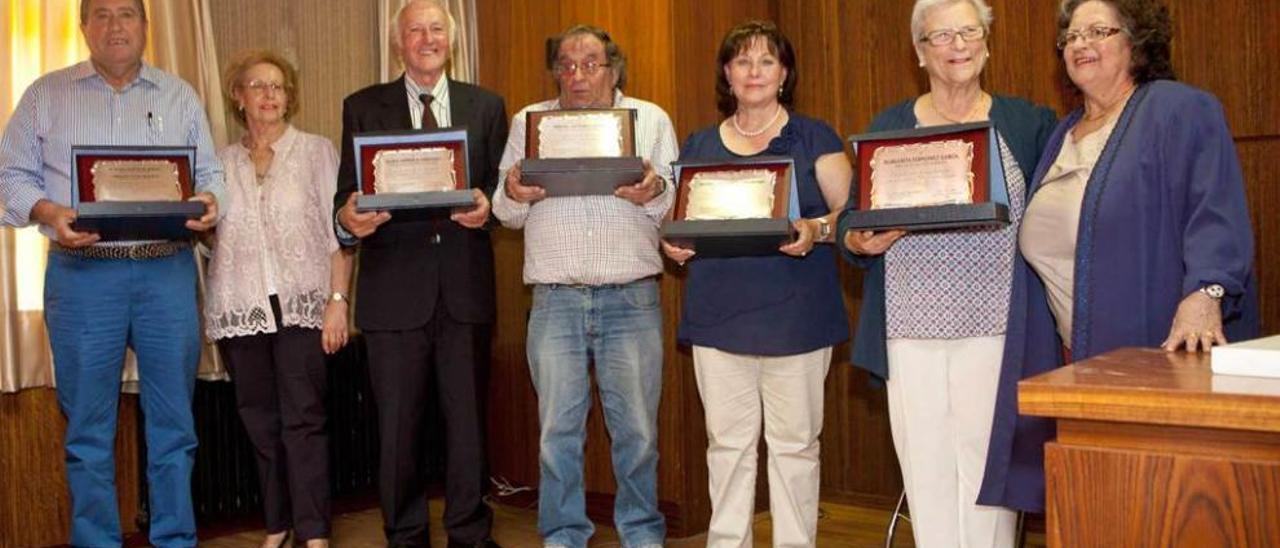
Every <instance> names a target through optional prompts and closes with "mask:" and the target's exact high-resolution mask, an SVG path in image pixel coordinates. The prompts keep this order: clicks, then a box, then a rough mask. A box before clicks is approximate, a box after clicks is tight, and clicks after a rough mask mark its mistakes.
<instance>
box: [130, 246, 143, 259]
mask: <svg viewBox="0 0 1280 548" xmlns="http://www.w3.org/2000/svg"><path fill="white" fill-rule="evenodd" d="M146 252H147V249H146V246H145V244H140V245H131V246H129V259H130V260H133V261H140V260H142V259H145V258H147V253H146Z"/></svg>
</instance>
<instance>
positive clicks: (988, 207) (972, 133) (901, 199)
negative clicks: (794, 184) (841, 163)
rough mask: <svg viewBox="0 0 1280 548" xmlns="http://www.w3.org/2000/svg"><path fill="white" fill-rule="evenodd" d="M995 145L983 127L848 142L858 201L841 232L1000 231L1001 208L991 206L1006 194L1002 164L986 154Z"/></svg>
mask: <svg viewBox="0 0 1280 548" xmlns="http://www.w3.org/2000/svg"><path fill="white" fill-rule="evenodd" d="M995 139H996V138H995V132H994V130H993V129H992V128H991V125H990V124H988V123H986V122H980V123H975V124H962V125H952V126H937V127H928V128H919V129H913V130H904V131H888V132H880V133H870V134H866V135H856V136H853V137H850V141H851V142H852V143H853V148H854V154H855V156H856V159H857V162H856V167H855V169H856V170H857V185H858V202H857V209H856V210H850V211H848V212H847V213H845V216H846V218H847V221H845V223H846V225H847V226H850V227H852V228H855V229H858V230H871V231H880V230H886V229H908V230H940V229H949V228H964V227H979V226H993V225H994V226H999V225H1002V224H1007V223H1008V222H1009V209H1008V205H1007V204H1006V203H1003V202H1000V201H998V200H993V197H997V196H1006V195H1007V192H1004V191H1003V185H1004V176H1003V164H1001V163H1000V161H999V154H994V155H993V154H992V152H993V150H996V149H995V147H996V140H995ZM996 187H999V188H996ZM993 189H995V190H993ZM996 190H998V191H999V192H997V191H996ZM1004 199H1005V200H1006V201H1007V198H1004Z"/></svg>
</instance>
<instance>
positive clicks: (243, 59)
mask: <svg viewBox="0 0 1280 548" xmlns="http://www.w3.org/2000/svg"><path fill="white" fill-rule="evenodd" d="M262 63H266V64H268V65H274V66H275V67H276V68H278V69H280V73H281V74H284V96H285V108H284V120H285V121H286V122H288V121H289V120H292V119H293V117H294V115H296V114H298V109H299V108H301V106H302V105H301V103H300V101H299V99H298V69H296V68H294V66H293V63H290V62H289V60H288V59H285V58H284V56H283V55H280V54H279V53H276V52H274V51H271V50H266V49H250V50H244V51H241V52H240V53H237V54H236V55H235V56H234V57H232V59H231V63H230V64H228V65H227V68H226V70H223V71H222V96H223V97H225V98H226V100H227V109H228V110H230V111H231V116H232V117H233V118H235V119H236V122H237V123H239V124H240V127H248V120H246V119H245V117H244V110H242V109H240V108H239V104H238V103H237V102H236V96H235V90H236V88H239V87H242V86H243V85H244V82H241V81H240V80H241V79H242V78H243V77H244V73H245V72H247V71H248V70H249V69H250V68H253V67H254V66H256V65H259V64H262Z"/></svg>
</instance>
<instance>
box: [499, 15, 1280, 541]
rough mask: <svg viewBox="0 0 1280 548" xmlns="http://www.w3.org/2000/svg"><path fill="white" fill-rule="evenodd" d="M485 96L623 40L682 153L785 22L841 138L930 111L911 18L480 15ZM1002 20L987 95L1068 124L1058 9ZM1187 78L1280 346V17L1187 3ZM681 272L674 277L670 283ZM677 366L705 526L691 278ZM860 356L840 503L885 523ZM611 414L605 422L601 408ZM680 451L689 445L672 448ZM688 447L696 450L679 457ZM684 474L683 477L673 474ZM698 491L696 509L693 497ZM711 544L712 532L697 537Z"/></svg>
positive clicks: (824, 115) (525, 424)
mask: <svg viewBox="0 0 1280 548" xmlns="http://www.w3.org/2000/svg"><path fill="white" fill-rule="evenodd" d="M478 4H479V17H480V19H479V25H480V58H481V69H480V83H481V84H482V85H485V86H487V87H489V88H491V89H495V90H497V91H498V92H499V93H501V94H502V95H503V96H505V97H506V98H507V105H508V108H509V109H510V110H511V111H512V112H514V111H515V110H517V109H519V108H520V107H522V106H523V105H526V104H528V103H531V102H534V101H537V100H542V99H545V98H547V97H550V96H552V95H553V94H554V87H553V85H552V83H551V81H550V79H549V78H548V77H547V75H546V72H545V70H544V62H543V41H544V39H545V38H546V37H547V36H549V35H551V34H553V33H555V32H557V31H559V30H562V29H563V28H565V27H567V26H568V25H569V24H572V23H576V22H588V23H594V24H598V25H600V26H602V27H604V28H605V29H607V30H609V31H610V32H611V33H612V34H613V37H614V38H615V40H616V41H617V42H619V44H620V45H621V46H622V47H623V48H624V50H625V51H626V52H627V53H628V54H629V57H630V59H629V61H630V66H631V70H630V72H629V84H628V89H627V91H628V92H629V93H630V94H632V95H635V96H637V97H641V98H644V99H648V100H652V101H654V102H656V103H658V104H659V105H661V106H662V107H663V108H665V109H667V111H668V113H669V114H671V116H672V119H673V120H674V121H675V123H676V132H677V134H678V135H679V136H680V137H681V138H682V139H683V138H684V137H685V136H687V135H688V134H689V133H691V132H693V131H695V130H697V129H699V128H701V127H704V126H706V125H707V124H710V123H713V122H715V121H717V120H719V115H718V114H717V112H716V109H715V93H714V78H715V71H716V70H718V67H716V66H715V61H714V59H715V54H716V48H717V46H718V45H719V40H720V39H721V37H722V36H723V33H724V32H725V31H726V30H727V29H728V28H729V27H731V26H732V25H734V24H736V23H738V22H741V21H743V20H745V19H748V18H768V19H774V20H775V21H777V22H778V24H779V26H780V27H781V28H782V29H783V31H784V32H786V33H787V35H788V36H789V37H790V38H791V40H792V41H793V42H794V43H795V46H796V50H797V53H798V57H799V62H798V63H799V64H798V69H799V76H800V80H799V93H798V104H797V107H798V109H799V110H800V111H802V112H804V113H806V114H809V115H811V116H815V117H817V118H820V119H823V120H826V121H827V122H828V123H830V124H831V125H832V126H834V127H835V128H836V130H837V132H838V133H840V134H841V135H850V134H853V133H858V132H861V131H863V130H864V129H865V128H866V127H867V125H868V124H869V122H870V120H871V117H872V116H873V115H874V114H875V113H876V112H879V111H880V110H883V109H884V108H886V107H888V106H890V105H892V104H894V103H897V102H898V101H901V100H904V99H906V98H909V97H913V96H916V95H919V94H920V93H923V92H924V91H925V90H926V85H927V83H926V80H925V78H924V75H923V74H922V73H921V70H920V69H919V68H918V67H917V66H916V58H915V54H914V51H913V49H912V44H911V42H910V37H909V19H910V12H911V6H912V2H911V1H910V0H894V1H879V0H757V1H748V2H738V1H733V0H707V1H698V2H693V1H685V0H668V1H659V2H651V3H644V4H645V5H644V7H638V6H637V4H641V3H637V2H628V1H625V0H615V1H606V0H548V1H543V2H509V1H504V0H479V1H478ZM990 4H991V5H992V7H993V9H994V12H995V17H996V20H995V24H994V27H993V35H992V37H991V43H990V46H991V52H992V59H991V61H990V63H989V64H988V67H987V70H986V73H985V75H984V85H985V87H986V89H987V90H989V91H992V92H996V93H1001V94H1007V95H1015V96H1021V97H1026V98H1029V99H1031V100H1033V101H1035V102H1038V103H1042V104H1046V105H1049V106H1051V107H1052V108H1054V109H1055V110H1057V111H1058V113H1059V114H1065V113H1066V112H1067V110H1068V109H1069V108H1071V107H1073V106H1074V102H1075V99H1074V97H1073V96H1072V95H1071V94H1070V93H1069V92H1067V91H1066V90H1065V89H1064V86H1063V84H1062V82H1063V75H1062V69H1061V62H1060V60H1059V57H1058V52H1057V50H1056V48H1055V47H1054V45H1053V41H1054V37H1055V35H1056V10H1057V2H1053V1H1048V0H1045V1H1037V2H1024V1H1020V0H990ZM1169 5H1170V7H1171V11H1172V13H1173V17H1174V23H1175V41H1174V63H1175V67H1176V69H1177V70H1178V72H1179V75H1180V78H1181V79H1182V80H1184V81H1186V82H1188V83H1190V84H1192V85H1196V86H1200V87H1203V88H1205V89H1208V90H1209V91H1211V92H1213V93H1214V94H1216V95H1217V96H1218V97H1219V98H1220V99H1221V100H1222V102H1223V105H1224V107H1225V108H1226V111H1227V116H1228V120H1229V122H1230V124H1231V127H1232V129H1233V131H1234V134H1235V136H1236V138H1237V146H1238V148H1239V153H1240V158H1241V161H1242V163H1243V165H1244V169H1245V174H1246V179H1247V183H1248V193H1249V202H1250V210H1251V215H1252V220H1253V224H1254V230H1255V236H1256V239H1257V257H1256V263H1257V265H1258V266H1257V270H1258V273H1259V275H1260V289H1261V297H1262V307H1263V322H1264V324H1263V325H1264V327H1263V329H1264V332H1265V333H1275V332H1278V331H1280V216H1277V215H1274V214H1272V213H1271V212H1272V211H1274V210H1275V209H1276V208H1277V207H1280V174H1277V172H1276V171H1275V169H1274V168H1273V166H1274V164H1275V161H1276V159H1277V158H1280V106H1278V105H1280V102H1277V101H1276V100H1275V90H1277V89H1280V57H1277V56H1276V55H1275V52H1276V51H1280V39H1278V38H1277V37H1276V35H1275V33H1273V32H1269V30H1268V29H1274V28H1276V27H1277V26H1280V4H1278V3H1276V2H1271V1H1268V0H1222V1H1219V2H1200V1H1198V0H1171V1H1170V2H1169ZM521 238H522V236H521V234H520V233H518V232H512V231H505V230H503V231H499V233H498V237H497V238H496V239H497V244H496V246H497V250H496V252H497V256H498V270H499V272H498V279H499V281H498V284H499V288H498V291H499V308H500V310H502V311H503V312H501V313H500V320H499V326H498V329H497V332H496V340H495V353H494V364H493V367H494V370H493V378H494V381H493V382H494V390H493V393H492V395H493V406H492V411H491V423H492V424H491V429H492V430H491V436H490V440H491V443H492V444H493V448H494V449H493V451H492V453H493V470H494V472H495V473H501V474H504V475H506V477H507V478H508V479H509V480H511V481H513V482H515V483H519V484H525V485H536V483H537V420H536V410H537V407H536V405H537V404H536V398H535V397H534V394H533V390H532V386H531V384H530V382H529V379H528V373H527V365H526V361H525V357H524V327H525V320H526V317H527V313H528V310H529V304H530V303H529V294H528V292H527V290H525V289H524V287H523V286H522V284H521V281H520V267H521V264H522V255H521V253H522V242H521ZM669 266H670V265H669ZM837 268H839V269H840V271H841V279H842V281H843V282H844V287H845V301H846V304H847V305H848V307H849V311H850V318H851V319H852V320H854V321H855V322H856V316H857V309H858V307H859V306H860V304H861V303H860V302H859V298H860V297H859V296H860V293H861V285H860V284H861V275H860V273H858V272H857V271H856V270H855V269H853V268H851V267H849V266H847V265H844V264H841V265H839V266H838V267H837ZM662 290H663V299H662V302H663V307H664V318H665V321H666V325H665V331H664V334H665V335H666V336H667V339H668V342H667V358H666V372H665V378H666V380H665V381H664V394H663V403H662V408H661V411H660V415H661V418H660V421H661V423H662V430H661V431H662V436H663V437H662V440H661V443H660V450H661V451H662V464H661V466H660V472H659V474H660V487H659V490H660V497H661V498H662V499H663V500H664V501H665V500H690V499H687V498H685V497H687V496H694V495H696V496H697V500H698V501H700V502H697V503H695V504H694V505H693V507H692V508H690V509H689V510H688V511H687V512H685V513H683V514H681V515H683V516H686V517H687V518H688V519H694V518H697V519H705V518H704V517H703V516H705V509H706V501H705V494H703V493H702V491H703V490H704V489H705V487H704V486H705V481H706V475H705V470H701V469H699V468H698V465H699V464H700V463H699V455H700V454H701V452H702V451H703V450H704V449H705V443H706V442H705V431H704V430H703V428H702V425H701V421H702V409H701V404H700V403H699V402H698V401H697V391H696V386H695V385H694V383H693V379H692V375H691V368H692V360H691V359H690V357H689V353H688V350H687V349H681V348H676V347H674V346H673V342H672V339H673V337H674V334H675V324H676V322H677V320H678V318H679V307H680V292H681V291H682V273H681V272H680V271H679V270H678V269H675V268H668V271H667V275H666V276H664V281H663V284H662ZM848 349H849V345H847V344H846V345H842V346H841V347H840V348H838V349H837V352H836V355H835V358H834V359H833V367H832V369H831V373H830V375H829V377H828V383H827V395H826V408H827V412H826V413H827V414H826V427H825V429H824V435H823V467H822V478H823V485H822V489H823V491H822V494H823V497H824V498H828V499H832V500H840V501H846V502H856V503H863V504H878V505H887V504H889V503H891V502H892V501H894V500H896V497H897V495H898V493H899V491H900V489H901V481H900V479H899V472H898V467H897V462H896V457H895V455H894V452H893V448H892V444H891V439H890V434H889V429H888V418H887V412H886V404H885V396H884V391H883V390H881V389H878V388H874V387H871V386H869V385H868V382H867V377H866V375H865V374H863V373H861V372H859V371H858V370H856V369H853V368H850V367H848V366H847V365H846V364H847V362H848V356H849V351H848ZM598 403H599V402H596V406H597V407H598ZM589 422H590V429H591V431H590V439H589V441H588V450H587V451H588V456H587V460H588V465H587V467H588V483H587V487H588V489H589V490H590V491H593V492H600V493H610V492H612V491H613V486H612V478H611V476H610V475H609V473H608V472H609V468H608V462H607V461H608V453H607V447H606V445H605V439H606V438H605V437H604V430H603V423H602V421H601V420H600V418H599V416H598V411H593V414H592V418H591V419H590V421H589ZM673 434H674V435H673ZM673 437H678V438H680V439H672V438H673ZM673 461H674V462H673ZM689 489H692V491H689ZM693 526H694V527H696V528H702V527H705V522H701V523H697V524H693Z"/></svg>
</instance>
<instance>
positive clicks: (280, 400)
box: [218, 297, 330, 542]
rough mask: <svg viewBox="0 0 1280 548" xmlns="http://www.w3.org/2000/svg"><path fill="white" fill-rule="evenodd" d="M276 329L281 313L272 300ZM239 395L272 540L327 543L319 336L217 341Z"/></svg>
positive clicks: (291, 330)
mask: <svg viewBox="0 0 1280 548" xmlns="http://www.w3.org/2000/svg"><path fill="white" fill-rule="evenodd" d="M271 307H272V311H273V312H274V313H275V316H276V325H277V326H278V325H280V307H279V304H278V302H277V301H276V299H275V297H272V298H271ZM218 349H219V350H220V351H221V352H222V358H223V361H224V362H225V363H226V366H227V372H228V373H229V374H230V375H231V380H232V381H233V382H234V384H235V389H236V407H237V409H239V411H240V419H241V420H243V421H244V427H245V430H247V431H248V433H249V440H250V441H251V442H253V447H254V452H255V455H256V457H257V464H258V484H259V486H260V487H261V489H262V506H263V510H264V511H265V514H266V526H267V531H268V532H269V533H278V532H281V531H285V530H288V529H293V531H294V537H295V538H296V539H298V540H299V541H303V542H305V541H307V540H310V539H314V538H329V515H330V508H329V433H328V430H327V427H326V422H327V420H328V415H327V413H326V411H325V396H326V392H327V390H328V379H327V376H326V375H327V374H326V371H325V360H324V352H323V350H322V349H321V348H320V331H319V330H317V329H303V328H298V327H285V328H282V329H278V330H277V332H276V333H268V334H260V335H249V336H244V337H231V338H228V339H222V340H220V341H218Z"/></svg>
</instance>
